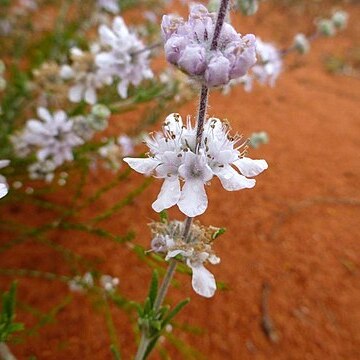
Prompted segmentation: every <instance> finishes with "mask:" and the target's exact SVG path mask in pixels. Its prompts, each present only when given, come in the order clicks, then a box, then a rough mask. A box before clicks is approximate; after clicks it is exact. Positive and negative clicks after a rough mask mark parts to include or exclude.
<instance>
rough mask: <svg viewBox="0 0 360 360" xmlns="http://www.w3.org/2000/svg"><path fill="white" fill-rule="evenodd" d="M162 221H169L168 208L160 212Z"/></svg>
mask: <svg viewBox="0 0 360 360" xmlns="http://www.w3.org/2000/svg"><path fill="white" fill-rule="evenodd" d="M159 215H160V221H161V222H162V223H167V222H168V220H169V216H168V212H167V211H166V210H163V211H161V212H160V214H159Z"/></svg>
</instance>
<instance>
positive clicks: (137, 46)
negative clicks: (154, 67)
mask: <svg viewBox="0 0 360 360" xmlns="http://www.w3.org/2000/svg"><path fill="white" fill-rule="evenodd" d="M99 35H100V39H101V43H102V45H103V46H105V47H107V48H108V49H109V50H108V51H104V52H101V53H99V54H97V55H96V64H97V66H99V68H100V70H99V71H100V73H101V74H102V76H105V77H112V78H117V79H118V80H119V82H118V85H117V90H118V93H119V95H120V96H121V97H122V98H126V97H127V92H128V87H129V85H130V84H132V85H134V86H138V85H139V84H140V83H141V81H142V80H143V79H150V78H152V77H153V73H152V71H151V69H150V68H149V55H150V52H149V51H148V50H145V51H144V48H145V46H144V44H143V43H142V42H141V41H140V40H139V39H138V38H137V36H136V35H135V34H134V33H131V32H130V31H129V29H128V28H127V26H126V25H125V22H124V20H123V19H122V18H121V17H119V16H118V17H116V18H115V19H114V21H113V24H112V29H110V28H109V27H108V26H106V25H101V26H100V28H99Z"/></svg>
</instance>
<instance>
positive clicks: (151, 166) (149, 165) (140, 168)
mask: <svg viewBox="0 0 360 360" xmlns="http://www.w3.org/2000/svg"><path fill="white" fill-rule="evenodd" d="M123 160H124V161H125V162H126V163H127V164H128V165H129V166H130V167H131V168H132V169H133V170H135V171H137V172H138V173H140V174H145V175H150V174H151V173H152V172H153V171H154V170H155V168H156V167H157V166H158V165H159V161H157V160H155V159H153V158H144V159H143V158H124V159H123Z"/></svg>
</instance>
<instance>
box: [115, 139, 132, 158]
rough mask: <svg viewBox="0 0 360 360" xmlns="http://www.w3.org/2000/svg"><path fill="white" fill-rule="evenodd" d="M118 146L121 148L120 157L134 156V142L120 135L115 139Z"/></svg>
mask: <svg viewBox="0 0 360 360" xmlns="http://www.w3.org/2000/svg"><path fill="white" fill-rule="evenodd" d="M117 142H118V144H119V145H120V146H121V152H122V156H129V155H132V154H134V140H133V139H132V138H131V137H129V136H127V135H120V136H119V137H118V138H117Z"/></svg>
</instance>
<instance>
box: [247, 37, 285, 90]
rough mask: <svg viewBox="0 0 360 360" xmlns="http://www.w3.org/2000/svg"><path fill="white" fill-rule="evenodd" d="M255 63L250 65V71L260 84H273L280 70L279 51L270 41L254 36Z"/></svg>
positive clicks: (280, 59) (281, 62)
mask: <svg viewBox="0 0 360 360" xmlns="http://www.w3.org/2000/svg"><path fill="white" fill-rule="evenodd" d="M256 55H257V58H258V60H257V63H256V64H255V65H254V66H253V67H252V69H251V70H252V73H253V75H254V76H255V78H256V79H257V80H258V81H259V82H260V83H261V84H268V85H270V86H274V85H275V81H276V79H277V78H278V77H279V75H280V73H281V71H282V64H283V61H282V58H281V54H280V51H279V50H278V49H277V48H276V47H275V46H274V45H273V44H271V43H267V42H264V41H262V40H261V39H260V38H256Z"/></svg>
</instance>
